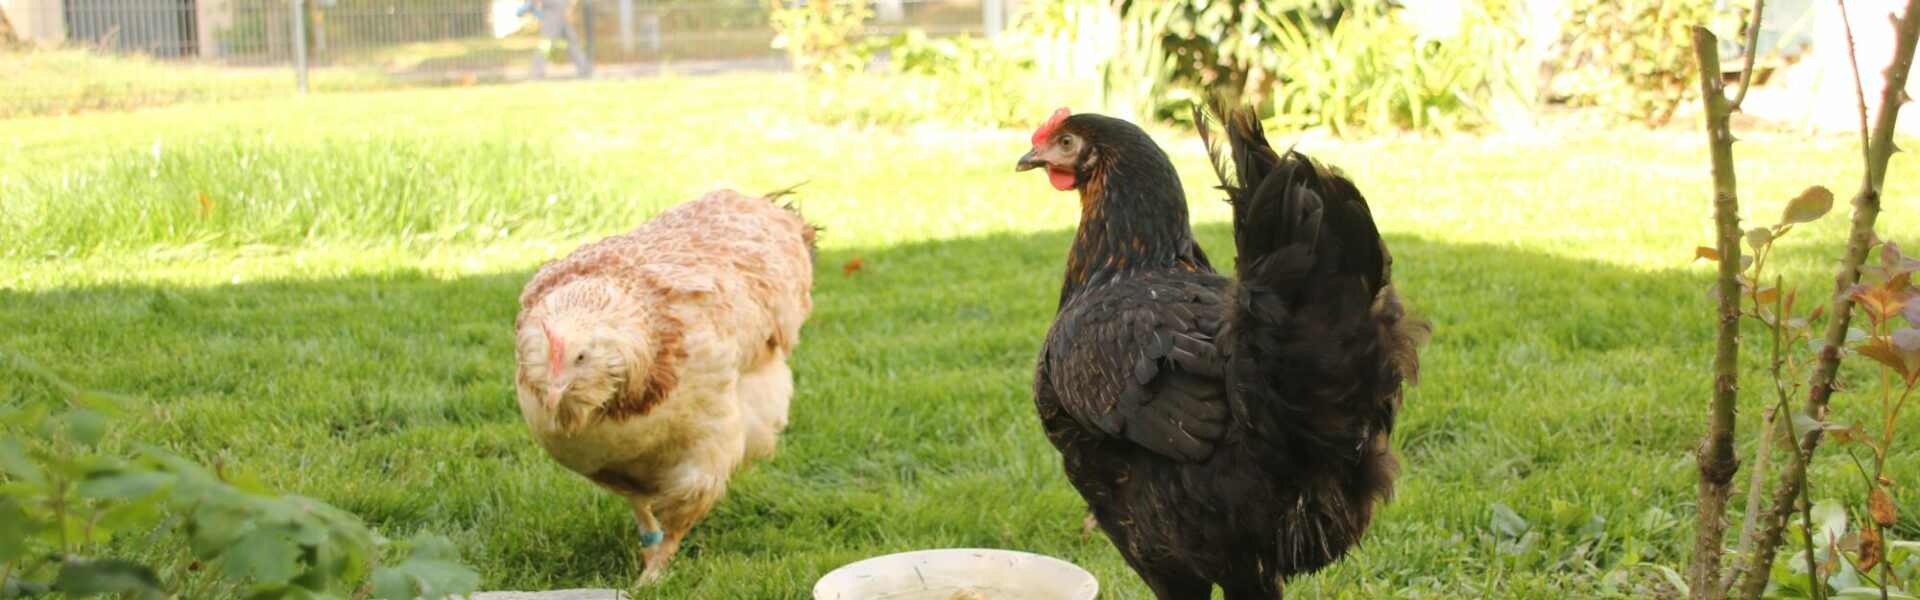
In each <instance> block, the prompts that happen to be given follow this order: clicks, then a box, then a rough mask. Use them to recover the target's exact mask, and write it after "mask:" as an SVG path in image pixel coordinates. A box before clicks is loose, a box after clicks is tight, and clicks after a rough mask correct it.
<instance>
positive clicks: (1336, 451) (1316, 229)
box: [1197, 100, 1427, 570]
mask: <svg viewBox="0 0 1920 600" xmlns="http://www.w3.org/2000/svg"><path fill="white" fill-rule="evenodd" d="M1214 112H1215V114H1218V115H1221V119H1222V120H1223V121H1224V123H1223V125H1224V129H1225V132H1226V139H1227V144H1228V146H1229V148H1230V152H1231V156H1232V161H1231V167H1232V168H1231V170H1230V171H1231V172H1229V169H1228V168H1227V164H1228V163H1227V161H1226V160H1225V159H1224V157H1223V156H1222V153H1221V151H1220V149H1219V148H1218V147H1217V146H1215V145H1213V143H1212V137H1211V136H1212V134H1211V132H1207V131H1206V129H1207V124H1206V122H1205V120H1204V119H1198V120H1197V123H1198V124H1199V126H1200V127H1201V131H1202V139H1203V140H1206V141H1207V143H1208V150H1209V153H1210V154H1211V155H1212V158H1213V161H1214V165H1215V171H1216V174H1218V175H1219V176H1220V177H1221V189H1223V190H1226V192H1227V199H1228V201H1229V202H1231V203H1232V204H1233V214H1234V242H1235V246H1236V249H1237V250H1238V253H1239V255H1238V257H1237V266H1238V271H1239V274H1238V282H1237V289H1236V294H1237V302H1238V304H1237V306H1236V308H1235V309H1234V312H1233V314H1231V315H1230V316H1229V320H1228V323H1227V326H1226V327H1225V331H1224V333H1223V334H1222V349H1223V350H1224V351H1225V352H1227V354H1228V356H1230V357H1231V358H1230V362H1229V364H1228V367H1227V381H1228V401H1229V406H1230V407H1231V408H1232V409H1233V412H1234V417H1235V420H1236V421H1237V422H1239V423H1240V424H1242V426H1244V427H1246V428H1247V429H1248V430H1250V432H1251V434H1252V436H1251V438H1250V441H1251V442H1253V443H1256V444H1258V445H1260V446H1263V447H1264V448H1266V449H1267V450H1266V451H1264V452H1261V455H1262V456H1267V457H1271V458H1267V459H1263V460H1267V461H1269V462H1268V463H1267V464H1268V468H1269V469H1271V470H1272V471H1273V472H1274V473H1275V474H1276V475H1278V476H1280V477H1281V478H1283V479H1284V480H1287V481H1291V482H1294V483H1295V484H1297V491H1298V493H1299V494H1300V507H1299V510H1301V511H1303V514H1301V515H1298V516H1296V517H1295V518H1293V519H1289V520H1287V524H1286V526H1284V527H1283V528H1282V531H1280V532H1279V535H1280V539H1279V542H1280V544H1281V548H1283V549H1285V550H1286V551H1285V552H1283V553H1282V557H1281V558H1282V559H1283V560H1284V561H1285V562H1287V563H1290V566H1292V567H1295V568H1297V569H1300V570H1311V569H1314V568H1318V566H1321V565H1324V564H1327V563H1329V562H1331V561H1332V560H1334V559H1337V558H1338V557H1339V556H1340V555H1342V554H1344V553H1345V551H1346V548H1347V547H1349V546H1350V545H1351V544H1353V543H1355V542H1357V541H1358V539H1359V536H1360V534H1361V533H1362V532H1363V531H1365V529H1366V527H1367V524H1368V523H1369V522H1371V519H1372V513H1373V505H1374V503H1375V501H1378V500H1385V499H1386V498H1388V497H1389V496H1390V495H1391V494H1392V489H1393V478H1394V476H1395V474H1396V473H1397V472H1398V461H1397V459H1395V458H1394V456H1393V452H1392V449H1391V446H1390V445H1389V443H1388V435H1389V434H1390V433H1391V432H1392V429H1393V421H1394V417H1395V414H1396V413H1397V412H1398V410H1399V406H1400V397H1401V387H1402V384H1403V382H1410V381H1411V380H1412V379H1413V378H1414V377H1415V376H1416V373H1417V369H1418V354H1417V348H1418V346H1419V344H1420V343H1421V342H1422V341H1424V339H1425V338H1426V335H1427V325H1426V324H1425V323H1424V322H1422V321H1419V320H1418V319H1414V318H1411V317H1409V316H1408V315H1407V314H1406V310H1405V309H1404V308H1403V307H1402V306H1401V304H1400V300H1399V297H1398V296H1397V295H1396V294H1395V292H1394V290H1393V288H1392V286H1391V285H1390V270H1391V263H1392V258H1391V256H1390V255H1389V254H1388V253H1387V250H1386V246H1385V245H1384V243H1383V242H1382V241H1381V239H1380V233H1379V230H1378V229H1377V227H1376V226H1375V224H1374V222H1373V216H1372V213H1371V212H1370V210H1369V209H1368V207H1367V202H1366V199H1365V198H1364V197H1362V196H1361V195H1360V191H1359V189H1358V188H1357V187H1355V186H1354V185H1353V182H1351V181H1348V180H1347V179H1346V178H1345V177H1343V176H1341V175H1340V174H1339V173H1338V172H1336V171H1333V170H1331V169H1328V168H1326V167H1323V166H1321V165H1319V164H1318V163H1316V162H1314V161H1313V159H1311V158H1309V157H1307V156H1306V155H1304V154H1301V153H1299V152H1296V151H1293V150H1288V151H1286V152H1285V153H1281V152H1277V151H1275V150H1274V149H1273V148H1272V147H1271V146H1270V145H1269V144H1268V142H1267V138H1266V134H1265V132H1264V131H1262V130H1261V126H1260V122H1259V120H1258V119H1257V118H1256V116H1255V115H1254V114H1253V112H1252V111H1251V110H1246V109H1235V110H1227V109H1225V107H1223V106H1221V105H1220V103H1219V102H1218V101H1217V100H1216V102H1215V103H1214Z"/></svg>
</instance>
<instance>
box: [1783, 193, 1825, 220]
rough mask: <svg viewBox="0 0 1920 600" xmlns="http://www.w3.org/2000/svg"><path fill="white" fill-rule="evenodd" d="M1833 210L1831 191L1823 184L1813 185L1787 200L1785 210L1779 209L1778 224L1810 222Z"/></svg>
mask: <svg viewBox="0 0 1920 600" xmlns="http://www.w3.org/2000/svg"><path fill="white" fill-rule="evenodd" d="M1831 210H1833V192H1831V191H1829V190H1827V188H1826V187H1824V186H1818V185H1816V186H1813V187H1810V188H1807V189H1806V191H1803V192H1800V195H1799V196H1798V197H1796V198H1794V199H1793V200H1790V201H1788V202H1787V208H1786V210H1783V211H1780V224H1782V225H1791V224H1794V223H1811V222H1814V221H1818V220H1820V217H1824V216H1826V215H1827V211H1831Z"/></svg>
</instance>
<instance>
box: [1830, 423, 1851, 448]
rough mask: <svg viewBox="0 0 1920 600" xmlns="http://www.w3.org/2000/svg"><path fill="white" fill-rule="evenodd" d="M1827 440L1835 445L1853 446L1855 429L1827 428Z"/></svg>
mask: <svg viewBox="0 0 1920 600" xmlns="http://www.w3.org/2000/svg"><path fill="white" fill-rule="evenodd" d="M1827 439H1830V440H1833V443H1835V444H1839V445H1842V446H1845V445H1847V444H1851V443H1853V429H1851V428H1846V429H1842V428H1833V427H1829V428H1827Z"/></svg>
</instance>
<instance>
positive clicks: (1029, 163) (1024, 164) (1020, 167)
mask: <svg viewBox="0 0 1920 600" xmlns="http://www.w3.org/2000/svg"><path fill="white" fill-rule="evenodd" d="M1038 152H1040V148H1039V147H1035V148H1034V149H1032V150H1028V151H1027V154H1026V155H1025V156H1022V157H1020V162H1019V163H1016V164H1014V166H1013V170H1015V171H1031V170H1034V169H1038V168H1041V167H1045V166H1047V161H1045V160H1041V159H1040V158H1039V157H1037V156H1034V154H1036V153H1038Z"/></svg>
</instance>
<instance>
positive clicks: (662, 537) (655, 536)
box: [640, 531, 667, 548]
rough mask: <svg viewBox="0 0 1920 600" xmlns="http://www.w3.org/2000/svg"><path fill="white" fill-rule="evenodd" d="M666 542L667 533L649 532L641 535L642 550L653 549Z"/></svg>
mask: <svg viewBox="0 0 1920 600" xmlns="http://www.w3.org/2000/svg"><path fill="white" fill-rule="evenodd" d="M664 541H667V534H666V532H662V531H649V532H646V533H642V534H640V547H641V548H652V547H654V546H658V545H660V542H664Z"/></svg>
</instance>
